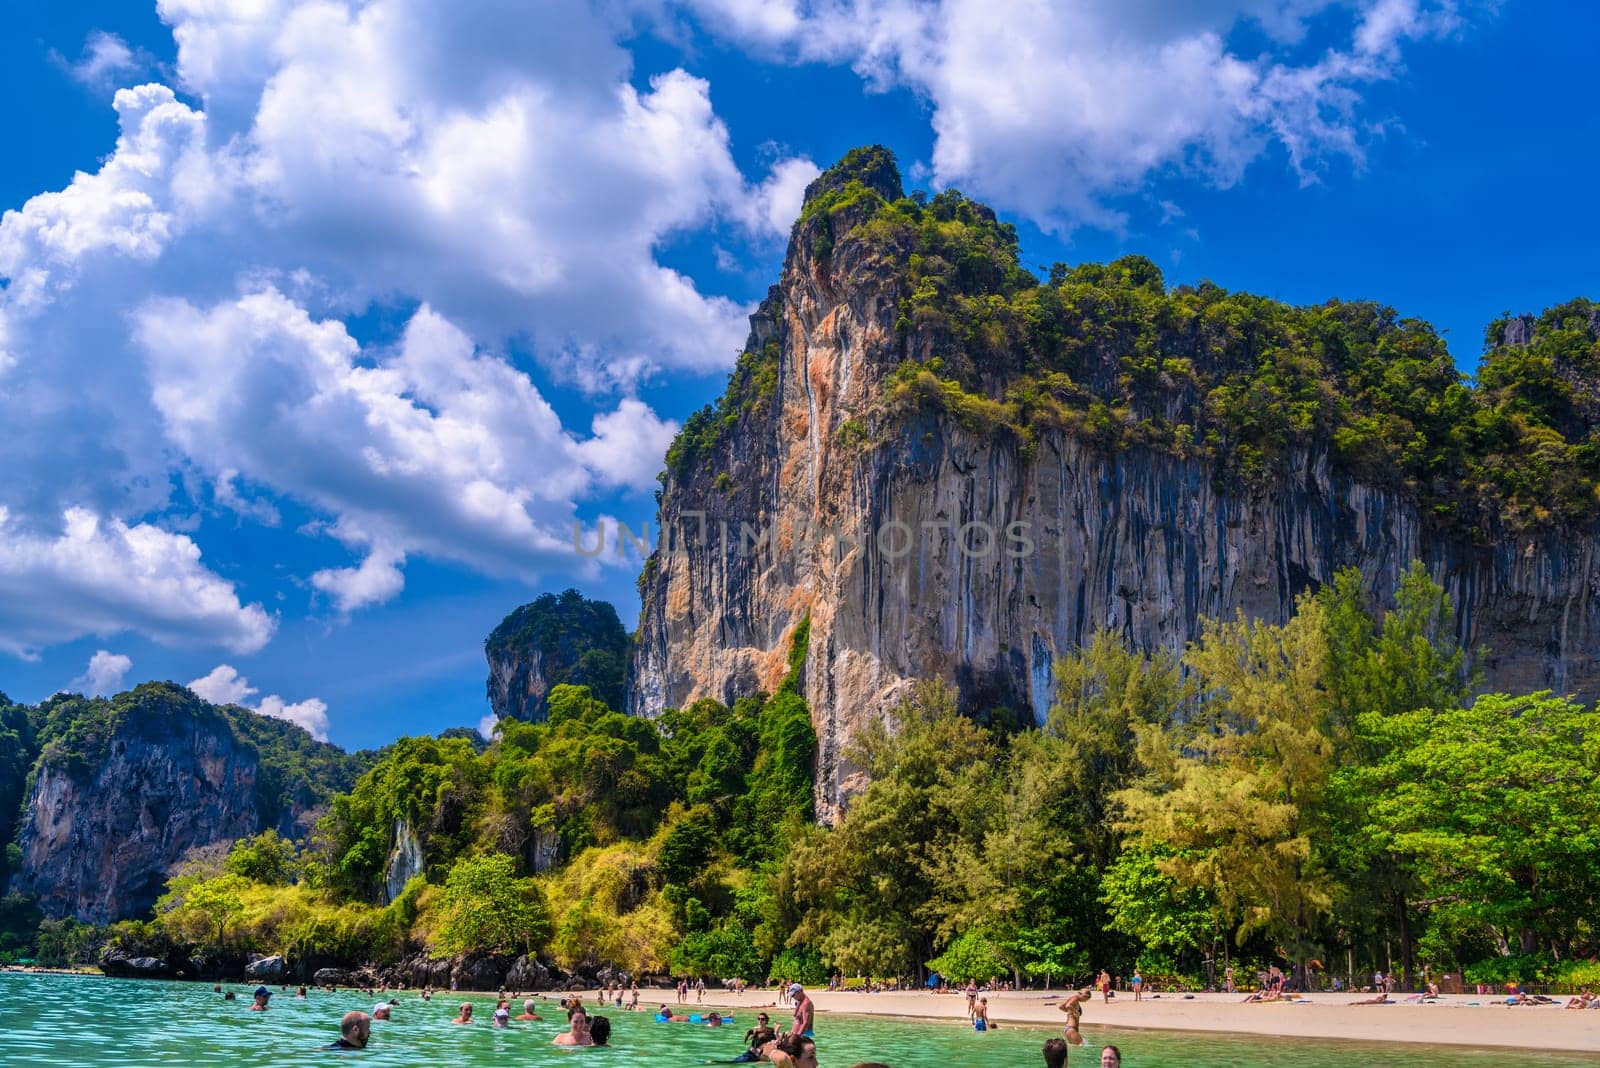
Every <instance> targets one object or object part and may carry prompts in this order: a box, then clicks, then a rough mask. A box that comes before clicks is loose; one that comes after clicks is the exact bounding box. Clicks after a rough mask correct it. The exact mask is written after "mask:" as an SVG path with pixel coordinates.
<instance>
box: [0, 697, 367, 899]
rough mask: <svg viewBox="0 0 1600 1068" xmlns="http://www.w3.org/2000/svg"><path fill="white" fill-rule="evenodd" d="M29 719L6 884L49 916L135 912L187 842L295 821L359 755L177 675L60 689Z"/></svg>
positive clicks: (353, 769) (333, 788) (352, 768)
mask: <svg viewBox="0 0 1600 1068" xmlns="http://www.w3.org/2000/svg"><path fill="white" fill-rule="evenodd" d="M35 720H36V722H37V723H38V724H39V728H38V741H39V744H40V751H39V755H38V758H37V760H36V761H35V762H34V764H33V767H32V770H31V772H30V774H29V778H28V784H27V788H26V804H25V807H24V809H23V811H22V816H21V827H20V832H19V834H18V838H17V843H16V844H17V846H18V849H19V852H20V855H19V856H18V863H17V865H16V868H15V870H14V872H13V873H12V879H11V888H12V889H13V890H15V891H18V892H21V893H23V894H26V895H30V896H34V897H37V899H38V902H39V907H40V908H41V909H43V910H44V912H45V914H46V915H48V916H52V917H59V916H74V917H76V918H77V919H79V920H83V921H89V922H96V923H105V922H110V921H113V920H119V919H125V918H129V917H137V916H141V915H144V914H145V913H147V912H148V911H149V910H150V907H151V906H152V905H153V904H154V903H155V899H156V898H157V897H158V896H159V895H160V894H161V892H162V890H163V887H164V884H165V882H166V879H167V877H168V874H169V869H171V868H172V867H173V866H174V865H175V864H177V863H178V861H180V860H181V859H182V858H183V856H184V854H185V853H187V852H188V851H189V850H190V849H192V848H194V847H196V846H204V845H208V844H210V843H213V842H220V841H232V840H233V839H235V838H239V837H242V836H244V835H249V834H255V833H257V832H258V831H261V830H264V829H266V828H268V827H273V828H276V829H278V830H279V831H280V832H281V833H284V834H286V835H295V834H304V833H305V832H306V831H307V830H308V829H309V827H308V825H307V820H308V818H309V817H310V816H311V814H312V812H313V810H314V808H315V807H316V806H318V805H320V804H322V803H324V802H325V801H326V800H327V799H328V798H329V797H331V796H332V794H333V793H335V792H337V791H340V790H347V789H349V787H350V786H351V784H352V783H353V782H354V780H355V777H356V775H357V774H358V773H359V771H360V768H361V761H360V759H359V758H356V757H352V756H349V755H347V754H345V753H344V752H343V751H342V750H340V749H338V748H336V747H334V746H331V745H327V744H325V743H321V742H317V741H315V740H314V739H312V738H311V736H310V735H309V734H307V733H306V732H305V731H304V730H302V729H301V728H299V727H297V726H295V725H294V724H291V723H286V722H284V721H282V720H275V719H269V718H267V717H264V716H259V715H257V714H255V713H253V712H249V711H247V710H245V709H242V708H237V707H232V706H227V707H218V706H215V705H211V704H208V703H206V702H204V701H202V700H200V699H199V698H198V697H196V696H194V694H192V693H190V692H189V691H188V690H186V689H184V688H183V687H180V686H176V685H174V684H172V683H147V684H145V685H143V686H140V687H138V688H136V689H134V690H130V691H128V692H127V693H124V694H120V695H118V696H116V697H113V698H109V699H107V698H83V697H78V696H74V695H58V696H57V697H54V698H51V699H50V700H49V701H46V702H45V703H44V704H43V705H41V706H39V708H38V709H37V710H36V712H35Z"/></svg>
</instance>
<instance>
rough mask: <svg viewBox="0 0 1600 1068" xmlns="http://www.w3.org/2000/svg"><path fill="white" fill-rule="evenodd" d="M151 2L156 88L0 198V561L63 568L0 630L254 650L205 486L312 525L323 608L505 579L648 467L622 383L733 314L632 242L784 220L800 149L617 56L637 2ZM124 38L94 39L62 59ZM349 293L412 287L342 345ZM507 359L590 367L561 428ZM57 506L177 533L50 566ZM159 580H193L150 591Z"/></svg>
mask: <svg viewBox="0 0 1600 1068" xmlns="http://www.w3.org/2000/svg"><path fill="white" fill-rule="evenodd" d="M158 8H159V13H160V15H161V18H162V19H163V21H164V22H165V23H166V24H167V25H168V26H169V27H170V28H171V30H172V33H173V35H174V38H175V40H176V42H177V45H178V59H177V63H176V65H175V67H174V70H173V76H174V78H175V83H176V84H175V86H173V87H169V86H166V85H161V84H147V85H140V86H136V87H132V88H125V89H122V90H119V91H118V92H116V94H115V96H114V98H113V99H114V106H115V108H116V111H117V115H118V120H119V124H120V134H119V137H118V140H117V142H116V144H115V145H114V146H108V147H110V148H111V151H110V152H109V154H108V155H107V156H106V157H104V159H103V161H102V162H101V163H100V165H99V166H98V167H97V168H96V169H94V170H92V171H84V172H80V173H78V174H76V175H74V177H73V179H72V181H71V182H70V183H68V184H67V185H66V187H65V188H63V189H60V190H56V191H49V192H43V193H40V194H38V195H36V196H34V197H32V198H31V199H29V200H27V201H26V202H25V203H24V204H23V205H22V207H21V208H19V209H16V210H11V211H7V212H6V213H5V214H4V217H3V219H0V394H3V395H4V396H5V398H6V401H7V412H8V419H9V420H10V422H9V424H8V429H9V433H8V434H7V435H4V436H3V437H0V470H5V471H6V472H7V478H6V480H5V481H4V482H3V483H0V507H3V508H5V509H6V510H7V514H8V515H9V517H10V521H11V523H12V526H13V528H14V534H12V535H11V541H10V543H9V544H7V545H6V546H4V547H0V588H7V587H6V584H9V588H10V589H15V590H17V591H19V592H27V593H29V594H43V593H46V592H48V591H50V590H52V589H54V588H55V586H54V584H55V583H57V582H63V581H64V582H67V583H68V585H69V592H72V593H73V595H72V596H69V597H65V598H58V599H56V600H54V601H52V600H51V599H50V598H49V597H47V596H26V597H23V598H21V599H10V600H8V602H7V604H5V605H4V606H0V649H6V650H9V651H13V652H24V653H26V654H28V655H32V654H33V653H34V652H36V651H37V649H39V648H40V647H42V646H43V645H47V644H50V643H52V642H55V641H62V640H69V639H71V638H72V637H76V636H81V635H83V634H100V633H112V632H115V631H118V630H125V629H132V630H138V631H143V632H146V633H150V634H152V635H153V636H155V637H158V638H160V639H161V640H191V639H193V640H201V641H205V640H209V641H212V642H214V643H216V644H221V645H223V646H224V647H226V648H230V649H235V650H246V649H249V648H253V647H259V644H260V643H262V642H264V641H266V640H267V638H268V637H270V635H271V632H272V626H273V621H272V619H271V618H270V617H268V616H267V615H266V614H265V613H264V612H263V611H262V610H261V609H260V607H259V606H258V605H250V606H244V605H241V604H240V603H239V599H238V597H237V596H236V595H235V594H234V593H233V590H232V586H231V584H230V583H229V582H228V581H226V580H224V579H222V578H220V577H219V576H218V575H217V574H216V573H214V572H212V571H211V570H209V569H208V568H206V567H203V566H201V565H200V563H199V546H198V544H197V543H196V541H195V540H194V539H193V538H190V537H188V536H187V535H185V534H182V533H174V532H173V531H176V530H183V531H188V532H192V533H194V537H195V538H200V537H203V536H205V535H203V534H202V533H200V532H201V531H204V530H205V529H206V528H205V527H204V526H203V525H200V524H198V522H197V519H198V517H197V515H196V513H197V512H200V511H204V510H207V509H212V510H222V511H226V512H227V513H229V514H230V515H231V516H232V517H233V518H234V519H235V521H236V522H238V523H253V524H260V525H263V526H268V527H271V526H277V525H279V524H280V522H281V520H282V511H281V506H282V505H283V503H284V502H285V501H286V500H292V501H295V502H298V503H299V504H301V505H303V506H305V507H306V508H307V509H309V510H311V512H312V513H313V519H314V521H313V522H312V523H309V524H305V525H304V526H303V527H302V529H305V530H308V531H313V532H319V533H322V534H327V535H331V536H333V537H334V538H337V539H338V540H339V541H340V542H341V543H342V544H343V545H345V546H346V547H348V549H349V550H350V552H351V560H350V563H349V565H348V566H332V567H326V568H323V569H322V570H320V571H317V572H314V573H313V574H312V575H309V576H293V578H295V579H299V580H304V581H306V582H307V584H308V585H309V587H310V588H311V589H312V590H313V591H315V593H316V595H318V596H323V597H326V598H327V599H328V600H329V601H330V602H331V603H332V604H333V605H334V606H335V607H336V608H337V609H339V610H340V611H344V612H348V611H353V610H355V609H358V608H360V607H363V606H367V605H372V604H378V603H382V602H383V601H386V600H389V599H391V598H393V597H394V596H396V595H397V594H398V593H399V592H400V591H401V590H402V588H403V585H404V577H405V571H404V567H405V564H406V562H407V560H408V559H409V558H411V557H412V556H415V555H419V554H420V555H426V556H430V557H434V558H438V559H444V560H450V561H455V562H458V563H462V564H465V565H466V566H468V567H471V568H475V569H479V570H482V571H484V572H486V573H490V574H495V575H508V576H518V577H524V578H532V577H535V576H536V575H538V574H540V573H541V569H547V568H549V567H550V566H552V565H553V564H554V563H555V562H557V561H563V562H565V561H570V559H571V550H570V539H569V538H568V537H567V536H565V535H564V534H563V533H562V532H564V531H566V530H568V529H569V528H570V522H571V518H572V516H573V515H574V514H576V512H577V511H578V509H579V508H580V507H581V506H582V505H583V504H585V503H586V502H587V501H588V500H590V499H591V498H592V497H594V496H595V495H597V494H602V493H610V492H614V491H615V489H616V488H618V487H630V488H631V487H639V486H647V485H648V482H649V479H650V477H651V476H653V475H654V473H655V472H654V466H655V464H656V462H658V461H659V452H660V449H661V448H664V445H665V442H666V440H667V437H668V435H669V433H670V431H669V428H670V427H671V425H672V424H671V423H670V422H668V421H665V420H662V419H660V418H659V417H658V416H656V415H655V413H654V412H652V411H651V410H650V409H649V407H648V406H647V405H645V404H644V403H643V402H642V401H640V400H638V399H637V396H638V386H639V384H640V382H641V381H642V380H643V379H645V378H647V377H648V376H650V375H653V374H657V373H665V372H677V371H685V370H687V371H690V372H706V371H713V370H715V369H717V368H720V367H724V366H727V365H728V364H730V363H731V361H732V359H733V357H734V355H735V353H736V351H737V349H738V347H739V345H740V343H741V340H742V336H743V333H744V330H745V327H744V318H745V316H746V314H747V313H748V311H749V309H748V308H747V307H745V306H743V305H742V304H740V303H739V302H737V301H733V300H730V299H727V298H725V297H723V296H720V295H718V294H715V293H708V292H704V291H702V290H701V288H700V287H699V286H697V285H696V283H695V282H694V281H693V280H691V279H690V278H688V277H687V276H686V275H684V274H682V273H681V272H679V271H677V270H674V269H672V268H670V267H668V266H666V265H664V264H663V263H662V262H661V261H660V260H659V259H658V255H657V254H658V250H659V249H660V248H661V247H662V246H663V245H665V244H668V243H670V242H671V241H672V240H674V239H676V238H677V236H678V235H680V234H684V233H688V232H692V231H696V230H701V229H704V228H706V227H708V226H712V225H715V224H718V223H728V224H731V225H732V226H733V227H734V229H735V231H736V232H737V233H742V234H744V235H746V237H747V238H748V239H752V240H768V239H770V237H771V236H772V235H773V234H776V233H781V232H784V231H786V230H787V226H788V222H789V217H791V216H792V214H793V213H794V212H795V211H796V210H797V207H798V195H799V190H800V189H801V188H802V187H803V185H804V181H805V180H807V179H808V177H809V176H810V175H811V174H814V173H815V168H814V167H813V166H812V165H811V164H810V163H809V162H808V161H804V160H799V159H794V158H787V157H786V158H779V159H776V160H775V161H774V162H773V164H772V165H771V167H770V168H767V169H766V170H765V171H764V172H763V173H758V174H752V175H750V176H749V177H747V176H746V175H745V174H743V173H742V172H741V171H740V169H739V168H738V166H736V165H735V163H734V162H733V157H732V154H731V151H730V143H729V135H728V131H727V128H726V127H725V126H724V124H723V123H722V121H721V120H720V119H719V118H718V117H717V115H716V113H715V111H714V109H713V107H712V104H711V92H710V86H709V85H708V83H707V82H706V81H705V80H704V79H702V78H698V77H695V76H693V75H691V74H689V73H687V72H685V71H683V70H661V71H655V72H649V73H650V74H651V76H650V77H642V78H641V77H635V71H634V70H633V59H632V57H631V56H630V54H629V52H628V51H627V49H626V48H624V47H623V46H622V44H621V43H619V42H621V41H622V40H623V39H625V38H626V37H628V36H630V35H632V34H634V33H635V32H637V30H638V28H639V25H642V24H643V22H644V21H647V20H649V19H652V18H655V17H656V16H657V14H658V12H657V11H656V10H655V8H654V7H653V5H651V4H648V3H642V4H638V5H632V4H624V5H612V4H609V3H598V4H594V5H576V6H575V5H572V4H568V3H542V4H541V3H534V4H526V3H513V2H510V0H473V2H464V3H461V4H452V5H444V6H441V5H437V4H429V3H423V2H421V0H370V2H363V3H354V2H343V0H256V2H253V3H250V4H244V5H239V4H229V3H220V2H217V0H160V2H159V4H158ZM119 46H120V49H121V50H119ZM124 51H127V52H130V53H131V52H132V50H131V49H127V46H126V44H125V43H120V42H119V41H117V40H116V39H112V38H110V37H106V38H105V39H101V38H95V39H93V40H92V41H91V42H90V44H89V45H88V46H87V48H86V51H85V58H84V60H83V62H84V63H85V64H88V65H89V66H85V67H84V73H85V76H86V77H87V76H88V75H89V74H90V73H91V67H92V68H93V71H92V73H94V75H95V76H96V77H101V76H107V77H109V76H110V74H111V72H118V71H126V70H128V69H129V68H128V63H135V64H137V63H138V62H139V57H138V56H137V55H136V54H135V55H131V56H124V54H123V53H124ZM175 89H181V90H183V91H185V92H187V93H188V94H190V95H189V97H188V98H187V100H185V99H180V98H179V96H178V94H177V92H175ZM374 305H378V306H380V307H382V308H396V307H398V308H405V309H414V311H412V312H411V314H410V318H409V322H408V324H407V325H406V327H405V330H404V333H403V336H402V337H401V338H400V339H399V340H398V341H397V342H394V343H385V344H381V345H375V346H368V347H365V348H363V347H362V346H361V345H358V344H357V343H356V342H355V340H354V339H353V338H352V337H351V336H350V333H349V331H348V330H347V329H346V326H345V325H344V324H345V320H347V319H348V318H349V317H350V316H351V315H354V314H359V313H363V312H366V311H368V310H369V309H371V308H373V307H374ZM530 359H531V360H532V361H535V362H536V363H537V364H539V365H541V366H542V367H543V369H544V373H545V374H546V375H549V376H553V377H555V378H558V379H560V380H561V381H562V382H563V383H571V384H575V385H577V386H579V387H580V388H581V389H583V390H586V391H591V392H592V393H593V394H594V400H593V405H594V412H593V414H592V418H593V424H592V426H591V427H589V428H588V433H587V434H585V432H584V428H583V426H582V423H578V424H576V425H575V426H573V427H571V428H568V427H564V426H563V425H562V423H561V420H560V419H559V418H558V417H557V416H556V414H555V413H554V412H553V410H552V409H551V408H550V406H549V405H548V404H547V403H546V401H545V399H544V397H543V396H542V395H541V393H540V391H539V389H538V388H537V387H536V385H535V384H534V380H533V378H532V377H530V374H529V372H528V369H527V368H528V366H529V364H528V362H527V361H529V360H530ZM622 412H626V413H627V417H628V425H623V424H621V423H618V422H617V421H616V418H615V417H616V415H617V413H622ZM651 449H654V450H655V451H656V453H657V455H656V456H654V457H651V456H649V455H648V450H651ZM63 516H73V517H77V519H76V520H74V523H75V524H76V527H75V529H76V528H77V527H83V526H84V524H92V525H94V526H95V529H96V530H97V531H98V534H96V535H95V539H96V544H97V545H100V546H102V547H103V549H104V551H107V552H110V551H112V550H114V549H115V548H116V546H117V545H118V543H119V542H123V543H132V542H138V544H139V545H140V546H141V550H140V551H141V552H143V553H144V554H145V556H146V557H147V558H149V557H151V556H152V554H158V553H165V554H167V557H166V558H165V559H162V560H159V561H157V560H153V559H150V560H148V561H147V564H146V572H147V575H148V578H147V579H146V586H145V587H140V588H135V584H133V583H132V580H130V579H129V578H128V577H127V576H119V577H118V578H117V580H116V581H111V582H107V583H103V584H101V585H99V586H97V587H95V588H93V589H90V588H88V584H86V583H81V582H76V580H73V579H72V578H71V577H64V576H63V573H62V571H61V568H60V566H59V564H60V560H61V555H62V554H63V553H64V552H66V551H67V550H69V549H71V548H72V547H73V546H74V544H75V543H74V542H73V541H72V539H71V538H70V537H69V538H63V537H62V536H61V535H60V534H59V531H60V530H61V528H62V517H63ZM214 551H215V550H214V548H213V547H211V546H208V547H207V558H208V559H210V556H211V554H212V553H213V552H214ZM222 563H223V564H224V565H232V564H234V563H236V562H235V561H230V560H224V561H223V562H222ZM562 566H568V565H567V564H566V563H563V564H562ZM160 576H166V577H168V578H172V577H174V576H182V577H183V578H184V580H186V581H188V582H190V583H192V584H194V585H195V586H196V587H197V588H198V589H200V590H201V592H204V593H205V594H206V596H205V597H203V598H200V599H199V600H194V599H190V600H189V601H187V602H183V603H179V602H177V601H174V600H172V599H170V598H169V599H168V601H167V602H166V603H164V604H160V605H157V604H154V603H153V602H152V603H147V602H148V601H149V597H150V596H151V595H152V594H151V590H150V588H149V587H150V585H151V584H152V583H155V582H156V580H157V578H158V577H160ZM80 587H82V588H81V589H80ZM161 588H162V589H165V588H166V587H161ZM219 592H223V593H226V595H227V596H226V597H219V596H218V594H219ZM230 598H231V606H230V603H229V599H230ZM230 613H231V615H230Z"/></svg>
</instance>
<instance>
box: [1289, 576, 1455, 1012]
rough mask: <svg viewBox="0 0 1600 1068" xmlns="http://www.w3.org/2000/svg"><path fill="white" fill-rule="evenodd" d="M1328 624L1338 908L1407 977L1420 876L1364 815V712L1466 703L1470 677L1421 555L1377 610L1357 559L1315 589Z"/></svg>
mask: <svg viewBox="0 0 1600 1068" xmlns="http://www.w3.org/2000/svg"><path fill="white" fill-rule="evenodd" d="M1318 599H1319V600H1320V601H1321V602H1322V604H1323V607H1324V609H1325V620H1326V624H1325V625H1326V627H1327V631H1328V680H1327V682H1328V690H1329V694H1330V698H1331V700H1332V703H1333V714H1334V720H1335V723H1336V724H1337V725H1338V727H1339V730H1338V732H1337V738H1338V743H1339V753H1338V756H1337V763H1338V765H1339V770H1338V772H1337V773H1336V774H1335V775H1334V777H1333V779H1332V781H1331V783H1330V788H1329V797H1328V802H1327V806H1328V818H1329V824H1330V834H1331V836H1332V842H1333V848H1332V849H1331V850H1330V854H1331V855H1332V856H1333V857H1334V858H1336V863H1337V865H1338V867H1339V868H1340V871H1341V875H1342V878H1343V879H1344V880H1345V882H1346V883H1347V884H1348V885H1349V888H1350V892H1349V893H1346V894H1345V895H1343V898H1342V900H1343V901H1344V902H1345V904H1344V906H1343V907H1342V908H1341V910H1340V911H1341V913H1343V914H1344V918H1345V920H1346V921H1347V923H1348V925H1349V928H1350V929H1352V930H1361V929H1366V930H1368V931H1370V932H1371V933H1372V934H1373V936H1374V941H1376V940H1377V936H1381V937H1382V938H1384V939H1387V938H1389V937H1390V936H1391V935H1392V936H1393V937H1394V938H1395V939H1396V940H1397V941H1398V943H1399V946H1400V965H1401V969H1402V973H1403V975H1404V978H1405V985H1407V986H1410V985H1411V983H1412V981H1413V980H1412V977H1413V976H1414V974H1415V968H1416V965H1415V946H1416V941H1417V939H1416V932H1415V930H1414V924H1413V913H1414V907H1413V905H1412V902H1413V901H1414V900H1415V898H1416V894H1417V879H1416V875H1415V873H1414V872H1413V870H1412V867H1411V864H1410V862H1409V858H1407V857H1405V856H1403V855H1401V854H1398V853H1396V852H1394V851H1393V850H1392V849H1390V848H1386V847H1385V845H1384V841H1385V839H1384V838H1383V836H1382V835H1381V834H1380V833H1379V832H1378V831H1377V830H1376V829H1375V828H1374V827H1373V825H1372V821H1371V795H1370V794H1369V793H1368V785H1367V783H1366V782H1365V776H1364V774H1363V772H1364V769H1366V768H1367V767H1369V766H1370V765H1372V764H1373V763H1375V762H1377V761H1378V760H1380V759H1382V757H1383V756H1384V753H1385V751H1386V748H1387V742H1386V741H1385V739H1384V737H1382V736H1380V735H1375V734H1373V733H1372V732H1371V731H1369V730H1365V729H1363V727H1362V722H1363V721H1362V718H1361V717H1362V716H1363V715H1367V714H1371V715H1376V716H1380V717H1381V716H1390V715H1395V714H1397V713H1401V712H1411V711H1415V710H1417V709H1425V708H1455V707H1458V706H1460V705H1462V704H1465V703H1466V702H1467V700H1468V698H1469V696H1470V694H1471V692H1472V690H1473V689H1474V688H1475V686H1476V683H1477V675H1476V672H1475V671H1474V669H1473V667H1472V661H1471V659H1470V658H1469V657H1468V655H1467V652H1466V650H1465V649H1463V648H1462V647H1461V645H1460V644H1459V642H1458V640H1457V638H1456V630H1455V612H1454V609H1453V606H1452V605H1451V603H1450V598H1449V596H1448V595H1447V594H1446V593H1445V591H1444V588H1443V587H1442V586H1440V585H1439V584H1437V583H1436V582H1434V581H1433V579H1432V578H1431V577H1430V576H1429V574H1428V572H1427V569H1426V568H1425V567H1424V566H1423V565H1422V563H1421V562H1420V561H1412V563H1411V564H1410V566H1408V567H1407V568H1406V570H1405V571H1404V572H1402V574H1401V576H1400V581H1399V584H1398V587H1397V589H1396V592H1395V599H1394V604H1393V605H1392V606H1390V608H1389V609H1388V611H1387V612H1385V613H1383V615H1382V617H1381V619H1375V618H1374V613H1373V611H1372V609H1371V608H1370V607H1369V603H1368V600H1367V598H1366V597H1365V596H1364V593H1363V591H1362V584H1361V576H1360V573H1359V572H1358V571H1356V570H1355V569H1354V568H1348V569H1346V570H1343V571H1340V572H1339V573H1338V574H1336V575H1335V576H1334V580H1333V582H1332V583H1331V584H1330V585H1329V586H1327V587H1325V588H1324V589H1323V590H1322V592H1321V593H1320V594H1319V595H1318Z"/></svg>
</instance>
